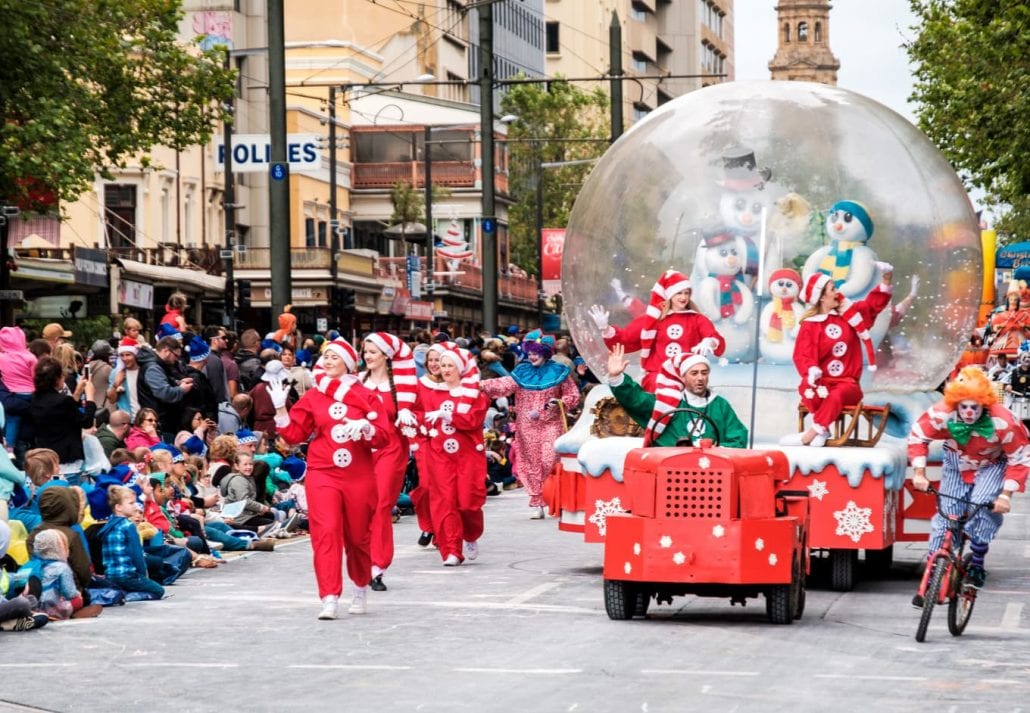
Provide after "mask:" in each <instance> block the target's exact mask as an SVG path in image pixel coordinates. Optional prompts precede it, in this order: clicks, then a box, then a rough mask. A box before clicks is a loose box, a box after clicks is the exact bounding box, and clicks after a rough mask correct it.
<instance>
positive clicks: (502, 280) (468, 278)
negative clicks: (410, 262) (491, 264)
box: [379, 255, 537, 303]
mask: <svg viewBox="0 0 1030 713" xmlns="http://www.w3.org/2000/svg"><path fill="white" fill-rule="evenodd" d="M433 257H434V263H435V265H436V269H435V270H434V272H436V273H441V272H449V271H451V265H450V264H448V261H447V260H446V259H445V258H443V257H442V256H440V255H434V256H433ZM425 265H426V259H425V258H419V267H420V269H422V270H425ZM406 269H407V258H403V257H390V258H380V259H379V274H380V275H381V276H382V277H394V278H396V279H398V280H401V281H402V282H403V281H404V279H405V274H406ZM454 272H459V273H462V274H458V275H436V284H437V285H441V286H444V287H446V286H448V285H453V286H455V287H462V288H465V289H469V290H473V291H476V292H482V291H483V269H482V268H481V267H479V266H477V265H471V264H469V263H467V262H463V263H459V264H458V265H457V269H456V270H454ZM497 295H498V297H502V298H505V299H511V300H517V301H519V302H528V303H535V302H536V298H537V285H536V280H534V279H533V278H529V277H515V276H513V275H498V276H497Z"/></svg>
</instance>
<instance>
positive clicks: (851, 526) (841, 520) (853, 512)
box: [833, 500, 873, 542]
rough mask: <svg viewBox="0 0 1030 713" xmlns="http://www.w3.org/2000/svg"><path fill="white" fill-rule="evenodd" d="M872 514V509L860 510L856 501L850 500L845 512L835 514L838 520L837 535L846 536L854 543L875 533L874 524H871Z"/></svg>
mask: <svg viewBox="0 0 1030 713" xmlns="http://www.w3.org/2000/svg"><path fill="white" fill-rule="evenodd" d="M872 514H873V509H872V508H860V507H858V505H856V504H855V501H854V500H849V501H848V504H847V506H846V507H845V508H844V509H843V510H838V511H837V512H835V513H833V516H834V517H835V518H837V534H838V535H846V536H848V537H850V538H851V541H852V542H858V541H859V540H860V539H861V538H862V535H864V534H865V533H867V532H872V531H873V523H872V522H870V516H871V515H872Z"/></svg>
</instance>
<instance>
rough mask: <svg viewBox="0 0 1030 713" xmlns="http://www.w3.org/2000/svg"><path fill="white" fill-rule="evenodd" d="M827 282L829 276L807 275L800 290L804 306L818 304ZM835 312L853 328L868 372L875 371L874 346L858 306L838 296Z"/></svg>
mask: <svg viewBox="0 0 1030 713" xmlns="http://www.w3.org/2000/svg"><path fill="white" fill-rule="evenodd" d="M828 282H830V276H829V275H826V274H824V273H822V272H816V273H814V274H812V275H809V276H808V279H807V280H805V286H804V287H803V288H801V301H802V302H804V303H805V304H809V305H815V304H816V303H817V302H819V298H820V297H821V296H822V294H823V290H824V289H825V288H826V284H827V283H828ZM837 311H838V312H839V313H840V316H841V317H843V318H844V320H845V321H846V322H847V323H848V324H850V325H851V326H852V327H854V328H855V332H856V333H857V334H858V338H859V340H861V342H862V348H863V349H864V350H865V355H866V361H868V362H869V367H868V368H869V371H876V345H874V344H873V336H872V334H870V333H869V325H868V324H866V321H865V317H864V316H863V315H862V313H861V312H860V311H859V310H858V305H856V304H855V303H854V302H852V301H851V300H849V299H848V298H847V297H845V296H844V295H840V307H838V308H837Z"/></svg>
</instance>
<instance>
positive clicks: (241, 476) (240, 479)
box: [218, 451, 279, 537]
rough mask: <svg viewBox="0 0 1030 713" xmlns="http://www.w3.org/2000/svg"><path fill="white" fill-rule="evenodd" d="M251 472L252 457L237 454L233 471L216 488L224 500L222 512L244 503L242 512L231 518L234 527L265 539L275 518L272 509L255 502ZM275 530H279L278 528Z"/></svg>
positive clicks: (255, 496)
mask: <svg viewBox="0 0 1030 713" xmlns="http://www.w3.org/2000/svg"><path fill="white" fill-rule="evenodd" d="M253 472H254V457H253V456H252V455H251V454H250V453H247V452H244V451H241V452H239V453H237V454H236V466H235V468H234V470H233V471H232V472H231V473H229V474H228V475H226V476H225V477H224V478H222V480H221V482H220V483H219V486H218V487H219V490H220V491H221V493H222V497H223V498H224V502H223V505H222V507H223V510H224V508H225V506H226V505H230V504H232V503H236V502H243V503H245V504H244V506H243V512H241V513H240V514H239V515H234V516H233V517H232V520H233V523H234V526H235V527H238V528H240V529H242V530H250V531H251V532H256V533H258V534H259V535H262V536H265V537H267V536H268V535H270V534H271V533H272V526H273V525H276V518H275V515H273V514H272V508H270V507H268V506H267V505H263V504H261V503H259V502H258V501H257V487H256V486H255V484H254V480H253V478H252V477H251V475H252V474H253ZM275 529H279V528H278V526H276V527H275Z"/></svg>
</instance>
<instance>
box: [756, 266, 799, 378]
mask: <svg viewBox="0 0 1030 713" xmlns="http://www.w3.org/2000/svg"><path fill="white" fill-rule="evenodd" d="M799 294H801V275H799V274H798V273H797V272H796V271H795V270H791V269H790V268H782V269H780V270H774V271H773V273H772V274H771V275H770V276H769V297H770V301H769V304H767V305H766V306H765V307H763V308H762V316H761V317H760V319H761V322H760V327H759V335H758V350H759V354H760V355H761V357H762V362H763V363H765V364H790V363H791V362H792V361H793V359H794V338H795V337H797V334H798V327H799V326H800V325H801V314H802V312H803V309H802V307H801V303H800V302H798V295H799Z"/></svg>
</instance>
